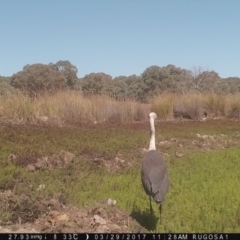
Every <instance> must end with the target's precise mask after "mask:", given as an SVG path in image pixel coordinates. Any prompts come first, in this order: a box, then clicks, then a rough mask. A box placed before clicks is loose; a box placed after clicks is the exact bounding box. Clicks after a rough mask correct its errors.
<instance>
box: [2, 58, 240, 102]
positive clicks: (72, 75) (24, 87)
mask: <svg viewBox="0 0 240 240" xmlns="http://www.w3.org/2000/svg"><path fill="white" fill-rule="evenodd" d="M77 73H78V69H77V67H76V66H74V65H73V64H72V63H71V62H69V61H62V60H61V61H58V62H56V63H49V64H40V63H37V64H32V65H26V66H24V67H23V69H22V71H19V72H17V73H15V74H13V75H12V76H11V77H2V76H0V95H3V94H5V93H6V92H14V90H15V89H17V90H20V91H22V92H24V93H27V94H29V95H31V96H34V97H37V96H39V95H41V94H42V93H46V92H48V93H53V92H56V91H58V90H63V89H70V90H77V91H81V92H82V93H83V94H84V95H96V94H98V95H108V96H110V97H113V98H115V99H118V100H127V99H133V100H137V101H140V102H147V101H148V100H149V99H151V98H152V97H153V96H155V95H159V94H162V93H164V92H171V93H185V92H198V93H204V92H209V91H211V92H215V93H236V92H240V78H238V77H229V78H225V79H223V78H220V77H219V75H218V73H217V72H215V71H207V70H204V69H202V68H201V67H196V68H194V69H193V70H191V71H190V70H187V69H183V68H179V67H176V66H174V65H171V64H169V65H167V66H164V67H160V66H150V67H148V68H146V69H145V70H144V71H143V73H142V74H141V75H139V76H137V75H135V74H133V75H130V76H118V77H115V78H113V77H112V76H110V75H108V74H106V73H103V72H99V73H90V74H87V75H85V76H84V77H83V78H78V77H77Z"/></svg>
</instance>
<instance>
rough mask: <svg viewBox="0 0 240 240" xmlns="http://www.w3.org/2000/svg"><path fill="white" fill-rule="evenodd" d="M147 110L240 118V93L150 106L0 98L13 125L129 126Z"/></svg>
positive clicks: (159, 100) (166, 97) (74, 95)
mask: <svg viewBox="0 0 240 240" xmlns="http://www.w3.org/2000/svg"><path fill="white" fill-rule="evenodd" d="M150 110H151V111H155V112H156V113H157V114H158V118H159V119H165V120H171V119H174V118H188V119H193V120H201V119H202V118H203V117H207V118H209V119H212V118H223V117H226V118H240V94H235V95H233V94H228V95H218V94H215V93H206V94H196V93H187V94H163V95H161V96H158V97H155V98H154V99H153V100H152V102H151V103H150V104H142V103H138V102H134V101H117V100H114V99H111V98H110V97H107V96H92V97H84V96H82V95H81V94H80V93H79V92H74V91H64V92H58V93H56V94H52V95H50V94H46V95H42V96H41V97H39V98H37V99H32V98H30V97H28V96H26V95H24V94H21V93H15V94H8V95H7V96H2V97H1V98H0V115H1V116H3V117H4V118H5V119H7V120H11V121H14V122H39V121H40V122H46V123H54V124H62V123H65V124H79V123H102V122H106V123H108V122H110V123H129V122H135V121H145V120H148V113H149V111H150Z"/></svg>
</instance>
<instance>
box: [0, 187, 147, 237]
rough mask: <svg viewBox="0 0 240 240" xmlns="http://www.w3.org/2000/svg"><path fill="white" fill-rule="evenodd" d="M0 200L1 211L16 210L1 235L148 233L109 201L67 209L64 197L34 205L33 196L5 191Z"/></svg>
mask: <svg viewBox="0 0 240 240" xmlns="http://www.w3.org/2000/svg"><path fill="white" fill-rule="evenodd" d="M0 201H1V203H0V207H1V208H2V207H8V208H11V209H12V211H14V214H13V217H12V221H9V222H7V223H3V222H0V233H10V232H11V233H26V232H28V233H81V232H91V233H103V232H105V233H107V232H115V233H121V232H126V233H131V232H133V231H134V232H146V230H145V229H144V228H143V227H141V226H140V225H139V224H138V223H137V222H136V221H135V220H133V219H132V218H131V217H129V215H128V214H127V213H124V212H122V211H120V210H118V209H117V208H116V207H115V206H108V204H107V200H106V201H103V202H102V203H98V204H96V206H94V207H91V208H87V209H78V208H76V207H69V206H66V205H64V204H63V203H62V200H61V199H60V198H59V199H54V198H53V199H38V201H37V202H35V203H34V206H32V203H31V198H30V197H29V196H27V195H22V196H16V195H14V193H13V192H12V191H11V190H5V191H1V192H0ZM29 205H31V207H29ZM19 215H21V217H19ZM13 222H15V224H14V223H13ZM16 222H17V223H16Z"/></svg>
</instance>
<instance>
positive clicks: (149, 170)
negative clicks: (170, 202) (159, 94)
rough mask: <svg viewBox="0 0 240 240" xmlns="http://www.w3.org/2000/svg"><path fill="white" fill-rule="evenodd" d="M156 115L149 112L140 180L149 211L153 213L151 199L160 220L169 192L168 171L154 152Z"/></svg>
mask: <svg viewBox="0 0 240 240" xmlns="http://www.w3.org/2000/svg"><path fill="white" fill-rule="evenodd" d="M156 119H157V114H156V113H154V112H151V113H150V114H149V120H150V143H149V149H148V152H147V154H146V155H145V157H144V159H143V162H142V169H141V180H142V185H143V188H144V190H145V192H146V194H147V195H148V196H149V203H150V211H151V213H153V209H152V203H151V197H152V198H153V199H154V201H155V202H156V203H158V204H159V212H160V219H161V213H162V204H163V202H164V198H165V196H166V194H167V192H168V190H169V176H168V170H167V166H166V163H165V160H164V158H163V156H162V155H161V154H160V153H159V152H158V151H157V150H156V143H155V124H154V122H155V120H156Z"/></svg>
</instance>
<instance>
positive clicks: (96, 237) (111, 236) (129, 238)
mask: <svg viewBox="0 0 240 240" xmlns="http://www.w3.org/2000/svg"><path fill="white" fill-rule="evenodd" d="M237 239H240V233H238V234H233V233H230V234H229V233H196V234H195V233H194V234H187V233H171V234H168V233H166V234H158V233H155V234H149V233H146V234H145V233H136V234H134V233H129V234H128V233H119V234H118V233H103V234H101V233H96V234H94V233H79V234H78V233H71V234H70V233H66V234H65V233H60V234H59V233H55V234H54V233H51V234H38V233H29V234H28V233H25V234H22V233H18V234H17V233H4V234H1V233H0V240H237Z"/></svg>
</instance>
